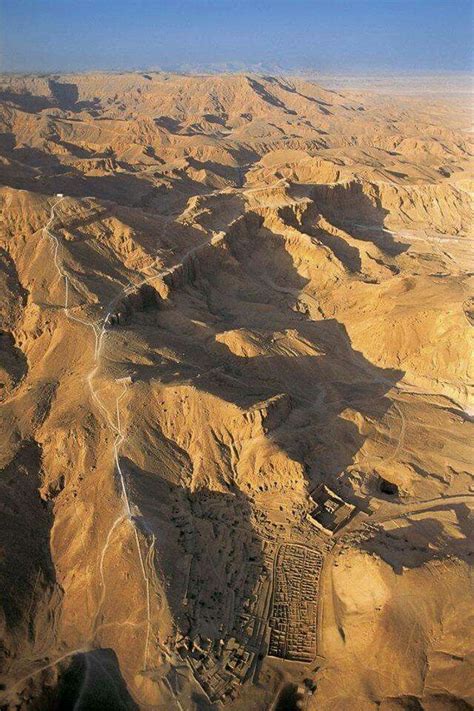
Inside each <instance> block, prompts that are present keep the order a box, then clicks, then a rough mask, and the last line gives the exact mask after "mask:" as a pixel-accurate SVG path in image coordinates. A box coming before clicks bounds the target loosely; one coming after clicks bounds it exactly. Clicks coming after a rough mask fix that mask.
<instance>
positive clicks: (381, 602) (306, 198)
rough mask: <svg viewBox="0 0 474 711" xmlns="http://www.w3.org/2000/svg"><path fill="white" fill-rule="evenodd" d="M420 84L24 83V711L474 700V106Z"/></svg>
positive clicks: (18, 145) (12, 138)
mask: <svg viewBox="0 0 474 711" xmlns="http://www.w3.org/2000/svg"><path fill="white" fill-rule="evenodd" d="M394 86H395V82H394ZM404 86H405V85H403V86H402V88H400V85H398V84H396V87H397V91H391V88H393V87H391V86H390V82H387V86H386V87H385V88H382V89H380V88H378V89H377V90H374V87H371V86H370V85H369V86H355V85H354V86H352V85H348V86H336V87H335V88H334V87H333V86H331V82H330V81H329V79H326V80H325V81H324V82H323V83H319V82H318V78H317V77H314V78H311V77H310V78H306V79H303V78H291V77H280V76H266V75H258V74H251V73H243V74H209V75H196V74H193V75H191V74H189V75H186V74H167V73H164V72H150V73H139V72H134V73H132V72H130V73H109V74H107V73H89V74H74V75H73V74H70V75H66V74H64V75H58V74H56V75H13V74H12V75H3V76H1V77H0V206H1V222H0V265H1V269H0V319H1V322H0V329H1V330H0V349H1V350H0V354H1V358H0V443H1V444H0V512H1V519H0V520H1V523H0V589H1V598H0V683H1V686H0V707H1V708H2V709H5V711H13V710H20V711H26V710H27V709H28V710H30V709H31V710H33V711H49V710H53V709H54V710H62V709H71V710H74V711H88V710H91V709H92V710H94V709H96V710H99V709H100V710H101V711H102V710H106V709H114V710H115V709H139V710H147V709H155V710H160V711H174V710H175V709H176V710H177V711H202V710H204V711H211V710H218V709H225V711H243V710H248V709H252V710H255V711H268V710H271V711H296V709H300V708H303V709H306V710H307V711H316V710H317V711H445V710H448V711H467V710H468V709H471V708H472V704H474V695H473V690H472V649H473V639H472V630H473V629H474V624H473V622H474V620H473V606H472V579H471V572H472V567H471V556H472V532H473V528H472V504H473V500H474V490H473V477H472V441H473V427H472V420H473V414H474V408H473V404H472V391H470V389H469V383H470V380H472V360H471V358H472V355H471V354H472V346H473V342H472V323H473V318H474V305H473V298H472V268H473V256H472V255H473V253H472V241H471V238H472V224H473V221H472V192H471V190H472V151H471V143H472V141H471V126H470V122H471V119H472V116H471V112H470V107H469V101H467V100H466V98H465V96H464V95H463V96H464V98H463V96H458V95H457V94H456V95H454V94H453V93H451V94H450V93H449V91H448V89H449V87H448V88H447V89H446V91H444V90H443V89H439V90H437V91H429V90H426V91H421V90H420V87H419V86H418V85H417V87H416V88H415V90H413V91H408V90H407V91H405V90H404Z"/></svg>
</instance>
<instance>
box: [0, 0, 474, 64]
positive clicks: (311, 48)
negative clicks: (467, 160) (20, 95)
mask: <svg viewBox="0 0 474 711" xmlns="http://www.w3.org/2000/svg"><path fill="white" fill-rule="evenodd" d="M473 2H474V0H233V1H232V0H0V27H1V30H0V32H1V34H0V42H1V45H0V71H73V70H87V69H96V68H99V69H112V70H123V69H145V68H158V67H162V68H165V69H170V68H186V66H187V65H189V66H190V67H193V66H194V67H196V66H197V65H200V66H201V67H202V66H206V65H207V66H209V65H219V64H223V63H229V62H230V63H235V64H236V65H237V66H238V65H242V66H243V67H244V66H252V65H258V64H259V63H263V64H264V65H267V66H269V65H270V66H271V65H277V66H280V67H282V68H284V69H285V68H287V69H297V68H312V69H316V70H319V71H322V72H354V73H380V72H382V73H387V72H414V73H416V72H440V71H469V70H471V69H472V41H473Z"/></svg>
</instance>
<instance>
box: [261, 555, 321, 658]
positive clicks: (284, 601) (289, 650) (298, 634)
mask: <svg viewBox="0 0 474 711" xmlns="http://www.w3.org/2000/svg"><path fill="white" fill-rule="evenodd" d="M322 564H323V557H322V554H321V553H320V552H319V551H317V550H314V549H312V548H307V547H306V546H302V545H295V544H284V545H283V546H282V547H281V548H280V551H279V553H278V558H277V562H276V579H275V580H274V583H273V585H274V588H273V604H272V613H271V617H270V628H271V634H270V645H269V654H270V655H271V656H275V657H282V658H283V659H292V660H297V661H305V662H309V661H312V660H313V659H314V657H315V656H316V621H317V605H318V591H319V576H320V574H321V568H322Z"/></svg>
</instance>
